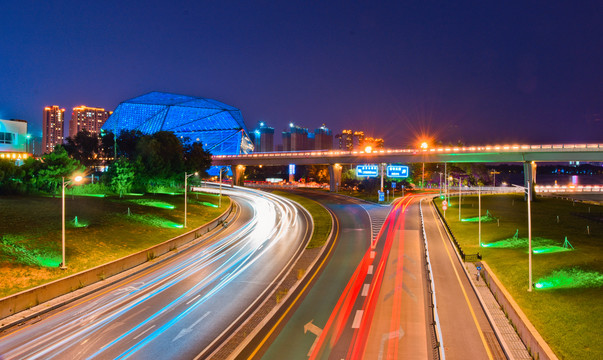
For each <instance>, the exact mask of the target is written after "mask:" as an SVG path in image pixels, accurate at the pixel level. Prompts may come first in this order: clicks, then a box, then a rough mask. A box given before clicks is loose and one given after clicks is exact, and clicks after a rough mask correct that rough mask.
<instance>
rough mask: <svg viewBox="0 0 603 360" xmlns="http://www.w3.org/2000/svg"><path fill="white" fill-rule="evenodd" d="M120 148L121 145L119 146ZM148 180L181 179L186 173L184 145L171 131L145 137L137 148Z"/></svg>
mask: <svg viewBox="0 0 603 360" xmlns="http://www.w3.org/2000/svg"><path fill="white" fill-rule="evenodd" d="M118 146H119V144H118ZM136 153H137V156H138V157H139V158H140V161H141V163H142V165H143V169H144V170H143V171H144V176H145V178H147V179H149V180H150V179H162V180H170V179H171V180H174V179H180V177H181V174H182V173H183V172H184V154H183V147H182V143H181V142H180V140H179V139H178V137H176V135H174V133H173V132H171V131H159V132H157V133H155V134H153V135H145V136H143V137H142V138H141V139H140V141H138V144H137V146H136Z"/></svg>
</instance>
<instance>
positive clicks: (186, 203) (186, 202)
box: [184, 172, 199, 228]
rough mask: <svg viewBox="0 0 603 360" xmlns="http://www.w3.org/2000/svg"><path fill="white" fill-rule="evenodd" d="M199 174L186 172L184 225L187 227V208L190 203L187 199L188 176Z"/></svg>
mask: <svg viewBox="0 0 603 360" xmlns="http://www.w3.org/2000/svg"><path fill="white" fill-rule="evenodd" d="M193 175H195V176H197V175H199V173H198V172H195V173H193V174H187V173H186V172H185V173H184V227H185V228H186V212H187V211H186V210H187V205H188V199H187V195H188V178H189V177H191V176H193Z"/></svg>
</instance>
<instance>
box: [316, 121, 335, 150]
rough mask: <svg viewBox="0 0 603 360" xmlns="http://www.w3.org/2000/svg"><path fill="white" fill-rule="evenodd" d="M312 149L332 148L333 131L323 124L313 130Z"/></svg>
mask: <svg viewBox="0 0 603 360" xmlns="http://www.w3.org/2000/svg"><path fill="white" fill-rule="evenodd" d="M314 149H315V150H332V149H333V132H332V131H331V130H329V129H328V128H327V127H326V126H325V124H322V126H321V127H319V128H318V129H316V130H314Z"/></svg>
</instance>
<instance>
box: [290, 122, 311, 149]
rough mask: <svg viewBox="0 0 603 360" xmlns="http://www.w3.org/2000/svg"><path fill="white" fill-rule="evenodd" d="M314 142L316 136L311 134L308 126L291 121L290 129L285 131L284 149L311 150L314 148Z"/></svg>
mask: <svg viewBox="0 0 603 360" xmlns="http://www.w3.org/2000/svg"><path fill="white" fill-rule="evenodd" d="M312 135H314V134H312ZM313 142H314V136H309V134H308V129H307V128H303V127H300V126H297V125H294V124H293V123H291V124H289V131H283V151H302V150H310V149H313Z"/></svg>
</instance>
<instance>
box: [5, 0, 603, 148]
mask: <svg viewBox="0 0 603 360" xmlns="http://www.w3.org/2000/svg"><path fill="white" fill-rule="evenodd" d="M0 10H1V11H0V74H1V76H0V118H4V119H9V118H19V119H25V120H27V121H28V122H29V124H30V131H33V132H34V133H38V134H39V135H41V123H42V109H43V107H44V106H47V105H60V106H62V107H65V108H66V109H67V112H66V114H67V115H66V118H67V119H69V118H70V110H71V108H72V107H74V106H77V105H81V104H85V105H88V106H97V107H105V108H107V109H110V110H113V109H114V108H115V107H116V106H117V105H118V104H119V103H120V102H121V101H124V100H127V99H130V98H133V97H136V96H139V95H142V94H144V93H147V92H150V91H167V92H174V93H179V94H185V95H192V96H199V97H207V98H213V99H216V100H220V101H222V102H225V103H227V104H229V105H232V106H235V107H237V108H239V109H240V110H241V112H242V114H243V117H244V119H245V122H246V124H247V126H248V128H250V129H251V128H254V127H255V126H256V124H257V123H258V121H265V122H266V123H267V124H268V125H270V126H272V127H274V128H275V130H276V131H277V136H276V137H275V140H276V139H278V140H276V141H277V142H280V131H282V130H283V129H284V128H285V127H286V126H287V125H288V124H289V122H294V123H296V124H299V125H301V126H304V127H308V128H310V129H314V128H316V127H319V126H320V125H321V124H323V123H324V124H326V125H327V127H329V128H331V129H332V130H333V131H334V133H339V132H340V131H341V130H342V129H344V128H352V129H354V130H364V131H365V133H366V134H367V135H372V136H375V137H383V138H384V139H385V145H386V147H394V146H405V145H408V144H409V143H411V142H413V141H414V140H415V139H416V138H417V136H419V135H420V134H422V133H425V134H430V135H432V136H434V137H436V138H437V139H439V140H442V141H444V142H445V143H447V142H456V141H458V140H462V141H463V142H464V143H465V144H469V145H472V144H476V145H477V144H487V143H499V144H502V143H507V142H513V143H533V144H537V143H538V144H548V143H574V142H581V143H584V142H600V143H603V120H602V112H603V109H602V107H603V106H602V102H603V21H602V14H603V2H601V1H592V2H591V1H575V2H574V1H563V2H559V1H516V2H507V1H497V2H493V1H475V2H467V3H465V2H458V1H450V2H449V1H440V2H428V1H412V2H409V1H395V2H374V1H367V2H362V3H359V2H351V1H348V2H326V1H320V2H308V1H305V2H294V1H278V2H264V1H244V2H243V1H242V2H231V1H213V2H204V1H190V2H180V1H172V0H171V1H165V0H164V1H139V2H134V1H115V2H108V1H93V2H86V1H56V2H55V1H48V2H46V1H6V0H0Z"/></svg>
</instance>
